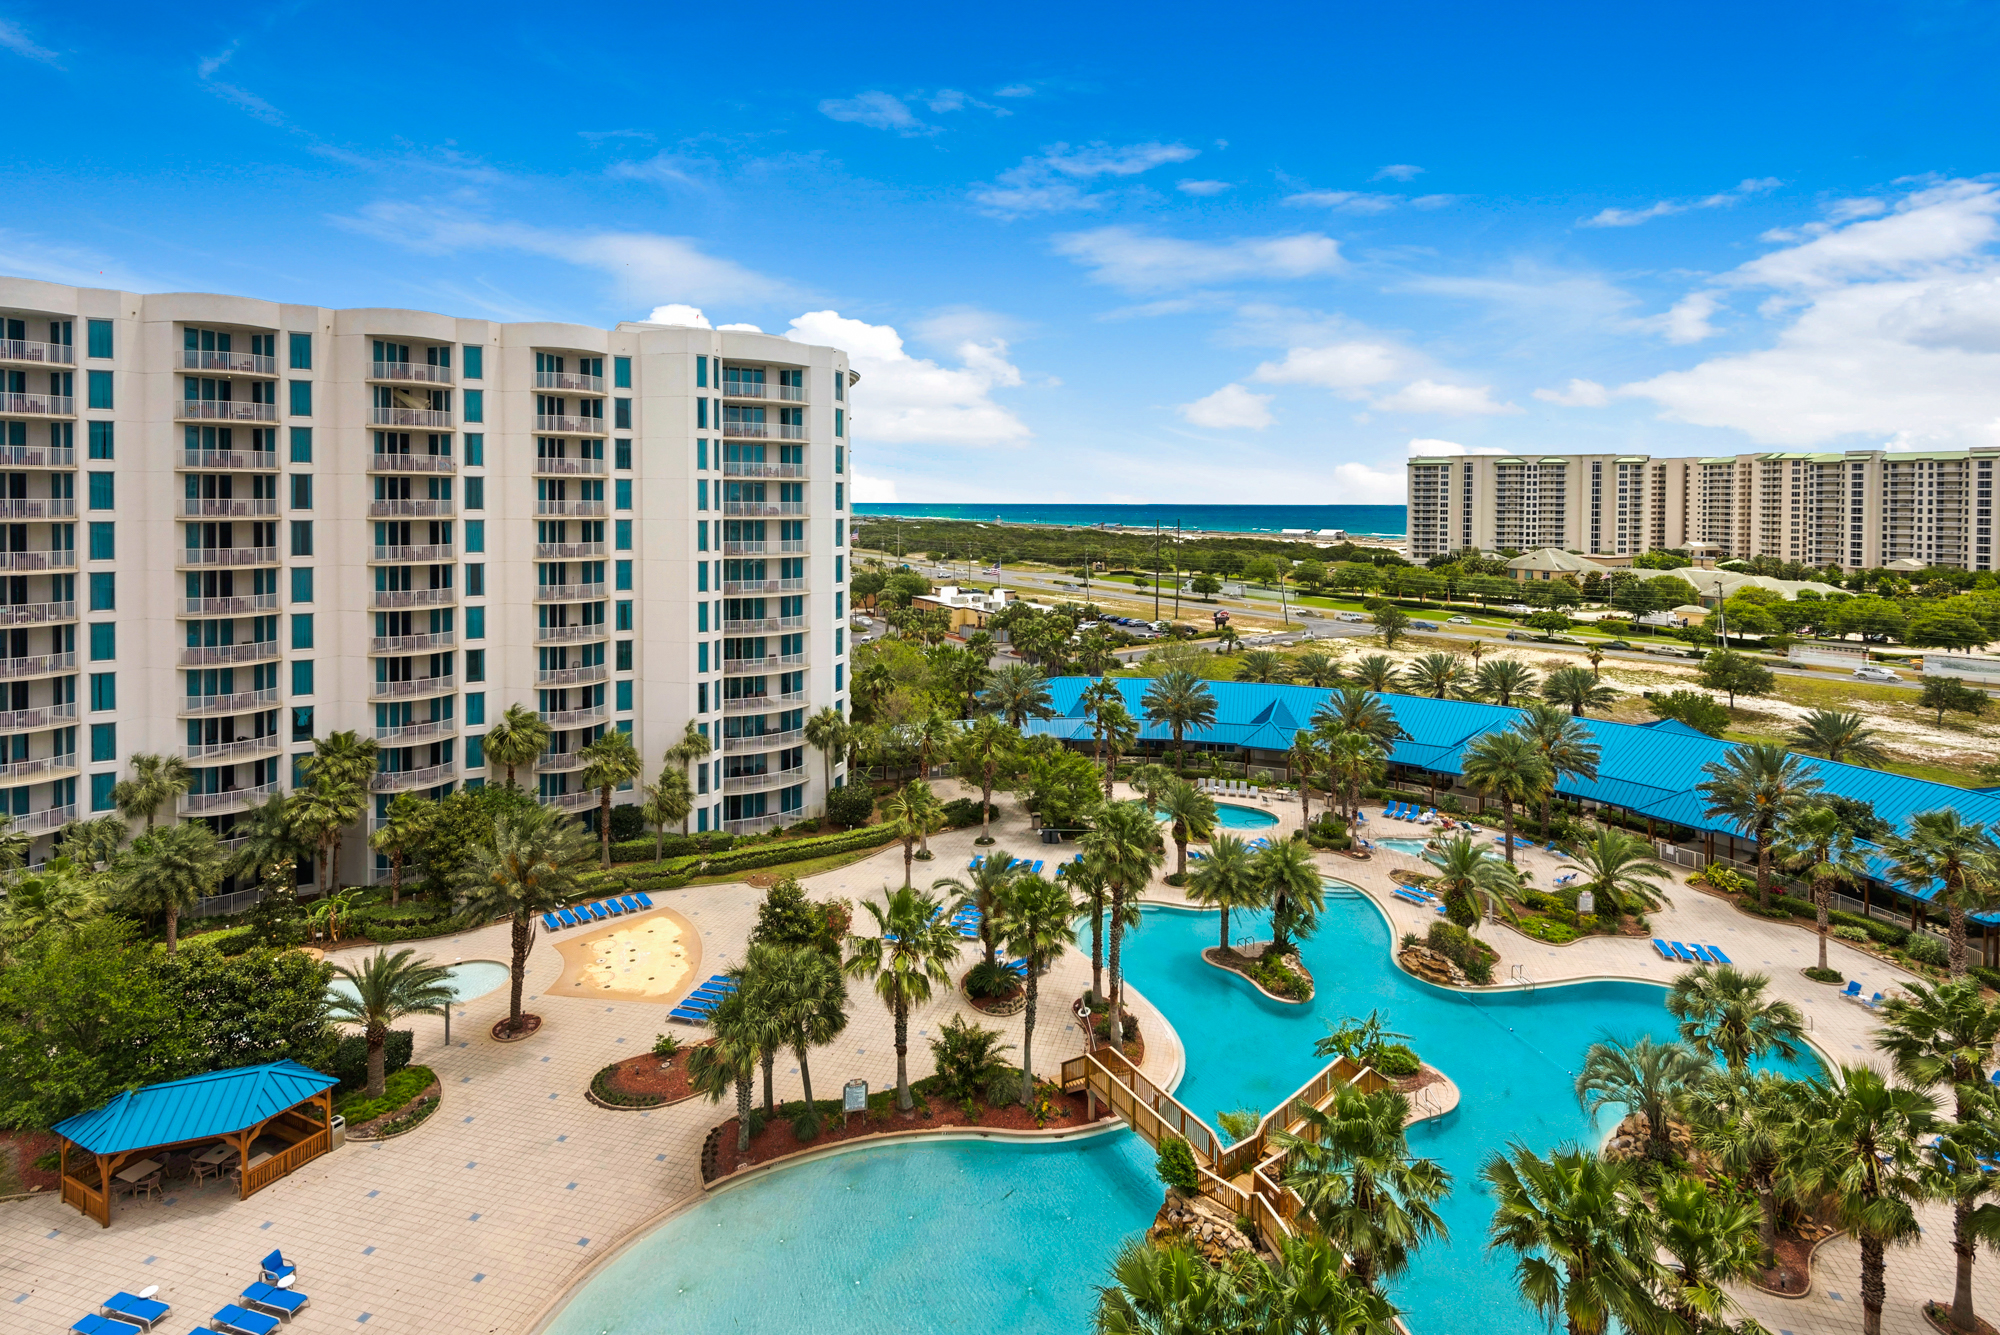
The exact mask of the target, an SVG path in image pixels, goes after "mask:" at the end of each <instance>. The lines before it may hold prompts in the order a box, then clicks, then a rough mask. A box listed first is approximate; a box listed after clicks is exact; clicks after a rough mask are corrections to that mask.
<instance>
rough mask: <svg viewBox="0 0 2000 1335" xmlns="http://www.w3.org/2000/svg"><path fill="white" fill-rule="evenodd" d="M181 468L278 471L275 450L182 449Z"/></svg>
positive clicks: (226, 470) (215, 470)
mask: <svg viewBox="0 0 2000 1335" xmlns="http://www.w3.org/2000/svg"><path fill="white" fill-rule="evenodd" d="M181 467H182V468H198V469H201V470H202V471H204V472H220V473H241V472H252V473H256V472H272V473H275V472H277V471H278V452H277V451H276V450H182V451H181Z"/></svg>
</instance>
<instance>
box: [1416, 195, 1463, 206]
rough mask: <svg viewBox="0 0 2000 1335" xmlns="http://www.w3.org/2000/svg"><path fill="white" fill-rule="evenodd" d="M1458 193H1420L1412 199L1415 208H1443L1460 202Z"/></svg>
mask: <svg viewBox="0 0 2000 1335" xmlns="http://www.w3.org/2000/svg"><path fill="white" fill-rule="evenodd" d="M1458 200H1459V197H1458V196H1457V195H1418V196H1417V197H1416V198H1415V199H1412V200H1411V201H1410V207H1411V208H1413V209H1442V208H1448V207H1450V206H1451V205H1453V204H1456V203H1458Z"/></svg>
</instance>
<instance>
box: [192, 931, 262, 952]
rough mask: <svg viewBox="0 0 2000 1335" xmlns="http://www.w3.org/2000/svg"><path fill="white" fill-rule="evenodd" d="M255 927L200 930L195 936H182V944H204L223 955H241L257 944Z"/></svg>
mask: <svg viewBox="0 0 2000 1335" xmlns="http://www.w3.org/2000/svg"><path fill="white" fill-rule="evenodd" d="M257 936H258V932H257V929H256V928H255V927H224V928H222V929H221V930H220V931H214V932H202V933H200V934H198V935H195V936H184V937H182V938H181V944H182V945H184V946H192V945H197V944H199V945H204V946H207V947H208V948H209V949H211V950H216V951H220V952H221V953H222V954H224V955H241V954H242V953H243V952H244V951H246V950H249V949H252V948H253V947H255V946H256V945H257V944H258V940H257Z"/></svg>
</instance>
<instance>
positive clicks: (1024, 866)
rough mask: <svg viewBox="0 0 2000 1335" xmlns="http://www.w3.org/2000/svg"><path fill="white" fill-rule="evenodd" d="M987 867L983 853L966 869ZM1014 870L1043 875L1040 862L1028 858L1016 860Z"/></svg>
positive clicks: (969, 863)
mask: <svg viewBox="0 0 2000 1335" xmlns="http://www.w3.org/2000/svg"><path fill="white" fill-rule="evenodd" d="M1077 856H1078V857H1079V858H1080V857H1082V856H1083V854H1081V853H1078V854H1077ZM985 865H986V855H985V854H984V853H981V854H980V855H979V856H978V857H975V858H974V859H973V860H972V861H970V862H968V863H966V864H965V869H966V870H967V871H978V870H979V869H980V868H981V867H983V866H985ZM1013 870H1015V871H1024V872H1027V873H1028V874H1029V875H1030V876H1040V875H1041V874H1042V864H1041V863H1040V862H1030V861H1028V860H1027V859H1026V858H1015V859H1014V865H1013Z"/></svg>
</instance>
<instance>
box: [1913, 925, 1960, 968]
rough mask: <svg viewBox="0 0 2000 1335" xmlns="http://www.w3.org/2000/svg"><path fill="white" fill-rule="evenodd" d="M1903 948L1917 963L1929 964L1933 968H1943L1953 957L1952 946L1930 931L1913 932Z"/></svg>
mask: <svg viewBox="0 0 2000 1335" xmlns="http://www.w3.org/2000/svg"><path fill="white" fill-rule="evenodd" d="M1903 949H1904V950H1905V951H1907V952H1908V953H1909V956H1910V958H1911V959H1913V960H1915V961H1916V962H1917V963H1919V964H1928V965H1930V966H1932V967H1933V968H1938V969H1942V968H1943V967H1944V966H1945V964H1946V963H1947V962H1948V961H1949V960H1950V959H1951V948H1950V947H1949V946H1947V945H1945V943H1944V942H1942V941H1940V940H1938V939H1937V938H1936V937H1934V936H1932V935H1931V934H1930V933H1929V932H1915V933H1912V934H1911V936H1910V939H1909V940H1908V941H1907V942H1906V943H1905V944H1904V946H1903Z"/></svg>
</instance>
